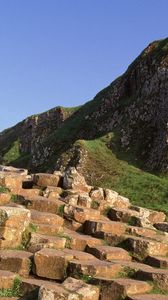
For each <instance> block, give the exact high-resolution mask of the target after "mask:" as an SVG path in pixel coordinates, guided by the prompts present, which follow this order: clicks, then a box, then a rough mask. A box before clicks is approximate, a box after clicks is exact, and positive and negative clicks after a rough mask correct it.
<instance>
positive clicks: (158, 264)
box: [145, 255, 168, 269]
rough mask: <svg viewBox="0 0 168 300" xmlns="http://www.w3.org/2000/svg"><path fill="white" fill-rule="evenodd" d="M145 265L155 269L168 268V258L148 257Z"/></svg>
mask: <svg viewBox="0 0 168 300" xmlns="http://www.w3.org/2000/svg"><path fill="white" fill-rule="evenodd" d="M145 263H146V264H148V265H150V266H152V267H155V268H162V269H165V268H168V257H164V256H151V255H150V256H147V257H146V259H145Z"/></svg>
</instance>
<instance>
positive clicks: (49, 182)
mask: <svg viewBox="0 0 168 300" xmlns="http://www.w3.org/2000/svg"><path fill="white" fill-rule="evenodd" d="M33 181H34V183H35V184H36V185H38V186H42V187H47V186H56V187H57V186H60V184H61V175H59V174H46V173H37V174H35V175H34V177H33Z"/></svg>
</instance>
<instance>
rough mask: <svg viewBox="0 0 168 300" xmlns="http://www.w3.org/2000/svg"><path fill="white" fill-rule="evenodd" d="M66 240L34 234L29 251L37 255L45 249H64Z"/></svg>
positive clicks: (28, 246)
mask: <svg viewBox="0 0 168 300" xmlns="http://www.w3.org/2000/svg"><path fill="white" fill-rule="evenodd" d="M65 246H66V238H64V237H59V236H50V235H44V234H38V233H32V234H31V239H30V241H29V244H28V245H27V250H28V251H30V252H32V253H35V252H37V251H39V250H41V249H43V248H52V249H59V250H60V249H64V248H65Z"/></svg>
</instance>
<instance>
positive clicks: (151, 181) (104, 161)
mask: <svg viewBox="0 0 168 300" xmlns="http://www.w3.org/2000/svg"><path fill="white" fill-rule="evenodd" d="M108 138H109V135H107V136H104V137H102V138H99V139H95V140H90V141H84V140H82V141H79V142H78V143H80V144H81V145H82V147H84V148H85V149H86V150H87V151H88V157H89V159H88V162H87V165H86V167H85V169H84V173H85V174H86V176H87V177H88V179H89V181H90V183H91V184H93V185H96V186H102V187H107V188H112V189H114V190H116V191H117V192H119V193H120V194H121V195H124V196H126V197H128V198H129V199H130V200H131V202H132V203H134V204H136V205H140V206H144V207H148V208H151V209H158V210H162V211H165V212H167V213H168V179H167V178H166V177H159V176H156V175H153V174H150V173H148V172H144V171H142V170H140V169H139V168H137V167H134V166H132V165H130V164H128V163H127V162H125V161H123V160H119V159H118V158H117V157H116V155H115V154H114V153H113V152H112V151H111V150H110V149H109V148H108V147H107V146H106V142H107V141H108Z"/></svg>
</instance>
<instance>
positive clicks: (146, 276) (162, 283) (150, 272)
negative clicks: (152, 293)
mask: <svg viewBox="0 0 168 300" xmlns="http://www.w3.org/2000/svg"><path fill="white" fill-rule="evenodd" d="M136 278H137V279H139V280H145V281H148V280H149V281H153V282H154V283H155V284H156V285H157V286H158V287H159V288H160V289H163V290H164V291H168V270H166V269H158V268H151V269H146V270H145V269H144V270H139V271H137V272H136Z"/></svg>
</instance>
